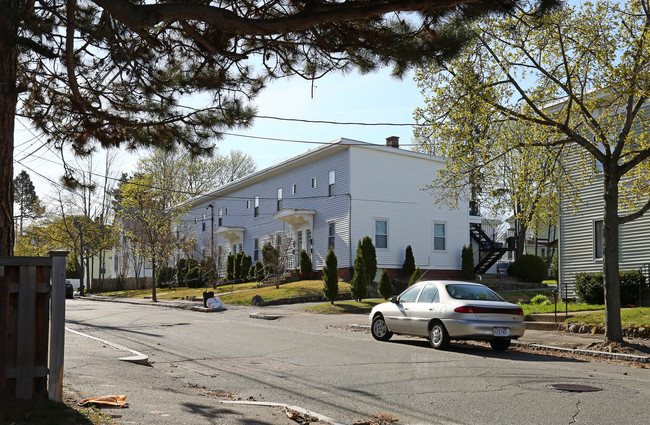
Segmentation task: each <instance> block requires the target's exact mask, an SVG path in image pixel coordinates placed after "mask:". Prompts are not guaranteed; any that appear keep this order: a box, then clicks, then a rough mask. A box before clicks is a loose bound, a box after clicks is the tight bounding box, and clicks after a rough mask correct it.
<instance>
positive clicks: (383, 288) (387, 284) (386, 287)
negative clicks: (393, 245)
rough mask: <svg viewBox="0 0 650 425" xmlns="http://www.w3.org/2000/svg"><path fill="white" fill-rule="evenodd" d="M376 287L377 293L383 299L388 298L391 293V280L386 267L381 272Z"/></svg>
mask: <svg viewBox="0 0 650 425" xmlns="http://www.w3.org/2000/svg"><path fill="white" fill-rule="evenodd" d="M377 289H378V290H379V295H381V296H382V298H383V299H385V300H387V299H389V298H390V297H391V295H393V282H391V280H390V276H388V272H387V271H386V269H384V271H383V272H382V273H381V277H380V278H379V285H378V288H377Z"/></svg>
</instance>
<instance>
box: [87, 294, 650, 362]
mask: <svg viewBox="0 0 650 425" xmlns="http://www.w3.org/2000/svg"><path fill="white" fill-rule="evenodd" d="M84 298H85V299H89V300H95V301H108V302H121V303H127V304H138V305H150V306H152V307H159V308H180V309H186V310H193V311H199V312H205V313H211V312H212V311H211V310H210V309H208V308H204V307H203V303H202V302H200V301H182V300H174V301H172V300H160V301H157V302H155V303H154V302H152V301H151V300H150V299H136V298H113V297H105V296H95V295H89V296H87V297H84ZM313 304H322V303H313ZM305 306H306V304H286V305H276V306H265V307H258V306H241V305H233V304H227V305H224V308H225V309H226V310H227V311H230V312H231V313H233V314H234V315H237V316H240V317H246V318H255V319H266V320H275V319H278V318H281V317H283V316H287V315H291V316H294V315H298V314H305V315H310V316H313V315H312V314H310V313H304V312H302V311H301V309H302V308H303V307H305ZM321 317H322V321H323V322H327V324H331V325H332V326H350V327H352V328H354V329H359V330H367V331H369V330H370V326H369V324H368V320H367V316H366V315H364V314H341V315H323V316H321ZM330 322H331V323H330ZM603 341H604V337H603V335H599V334H596V335H591V334H577V333H569V332H561V331H540V330H530V329H527V330H526V333H525V334H524V336H523V337H521V338H520V339H519V340H516V341H513V342H512V346H515V347H522V348H528V349H531V350H537V351H546V352H547V353H546V354H551V355H552V354H553V353H564V354H566V353H569V354H576V355H584V356H592V357H600V358H607V359H612V360H622V361H629V362H635V363H648V364H650V340H648V339H632V338H625V341H626V342H627V343H628V344H632V345H633V346H636V349H633V348H629V349H628V350H627V351H629V352H627V353H620V352H608V351H598V350H595V349H593V348H590V347H592V346H593V345H596V344H599V343H602V342H603Z"/></svg>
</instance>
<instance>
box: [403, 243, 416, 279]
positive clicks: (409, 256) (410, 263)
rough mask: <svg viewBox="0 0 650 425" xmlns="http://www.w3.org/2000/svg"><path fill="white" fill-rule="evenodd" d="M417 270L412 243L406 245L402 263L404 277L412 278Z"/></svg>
mask: <svg viewBox="0 0 650 425" xmlns="http://www.w3.org/2000/svg"><path fill="white" fill-rule="evenodd" d="M414 271H415V257H414V256H413V248H411V245H409V246H407V247H406V253H405V255H404V263H402V278H404V279H410V278H411V276H413V272H414Z"/></svg>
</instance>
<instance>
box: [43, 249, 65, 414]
mask: <svg viewBox="0 0 650 425" xmlns="http://www.w3.org/2000/svg"><path fill="white" fill-rule="evenodd" d="M49 255H50V257H51V259H52V274H51V279H52V295H51V301H52V311H51V319H50V367H49V369H50V379H49V381H48V388H47V394H48V398H49V399H50V400H53V401H57V402H60V401H61V400H62V399H63V356H64V341H65V262H66V257H67V255H68V251H50V252H49Z"/></svg>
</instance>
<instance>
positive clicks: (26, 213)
mask: <svg viewBox="0 0 650 425" xmlns="http://www.w3.org/2000/svg"><path fill="white" fill-rule="evenodd" d="M14 202H15V203H16V204H18V215H17V216H14V218H15V219H17V220H18V232H19V233H18V234H19V235H22V234H23V223H24V221H25V219H31V220H33V219H37V218H40V217H42V216H43V214H44V213H45V207H43V205H42V204H41V200H40V199H38V195H37V194H36V190H35V188H34V183H32V179H31V178H30V177H29V174H27V171H25V170H22V171H21V172H20V173H19V174H18V175H17V176H16V178H15V179H14Z"/></svg>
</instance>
